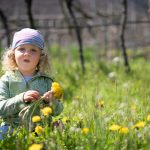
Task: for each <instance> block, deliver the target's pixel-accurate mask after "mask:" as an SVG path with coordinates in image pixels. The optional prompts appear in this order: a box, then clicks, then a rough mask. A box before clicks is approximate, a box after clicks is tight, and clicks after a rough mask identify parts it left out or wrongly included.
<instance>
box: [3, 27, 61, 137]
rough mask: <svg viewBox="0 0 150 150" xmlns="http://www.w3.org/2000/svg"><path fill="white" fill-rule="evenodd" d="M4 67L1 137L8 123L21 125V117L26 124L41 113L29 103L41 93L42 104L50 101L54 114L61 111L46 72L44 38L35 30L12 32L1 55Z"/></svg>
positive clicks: (9, 124)
mask: <svg viewBox="0 0 150 150" xmlns="http://www.w3.org/2000/svg"><path fill="white" fill-rule="evenodd" d="M3 68H4V69H5V70H6V73H5V74H4V75H3V76H2V77H1V79H0V116H1V118H2V119H3V123H2V124H1V127H0V132H1V133H0V138H1V139H2V138H3V137H2V134H6V133H7V132H8V129H9V128H10V127H11V128H14V127H17V126H20V125H21V124H22V123H23V122H24V121H25V122H26V123H28V124H29V122H30V121H31V118H32V116H33V115H39V114H40V107H38V106H37V107H34V110H32V109H33V107H30V106H31V104H32V105H33V103H35V102H37V101H38V100H39V99H40V98H41V97H42V98H43V99H44V100H43V101H42V103H43V105H44V106H46V105H49V103H52V108H53V115H59V114H60V113H61V112H62V110H63V105H62V103H61V102H60V101H59V100H53V99H54V97H53V92H52V91H51V90H50V89H51V84H52V79H51V78H50V77H49V76H47V75H46V74H45V72H46V71H47V70H48V69H49V62H48V56H47V54H46V52H45V51H44V38H43V36H42V35H41V33H40V32H39V31H38V30H34V29H30V28H24V29H22V30H20V31H18V32H16V33H15V34H14V37H13V42H12V45H11V47H10V48H9V49H8V50H7V51H6V53H5V55H4V57H3ZM31 115H32V116H31ZM25 116H27V117H25ZM29 118H30V120H28V119H29ZM23 119H25V120H23Z"/></svg>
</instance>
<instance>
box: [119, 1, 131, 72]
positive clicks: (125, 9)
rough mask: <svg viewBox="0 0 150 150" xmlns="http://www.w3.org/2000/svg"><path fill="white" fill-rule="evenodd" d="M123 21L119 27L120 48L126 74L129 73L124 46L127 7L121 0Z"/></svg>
mask: <svg viewBox="0 0 150 150" xmlns="http://www.w3.org/2000/svg"><path fill="white" fill-rule="evenodd" d="M123 7H124V11H123V21H122V26H121V35H120V39H121V47H122V52H123V57H124V65H125V69H126V72H130V66H129V62H128V56H127V52H126V45H125V30H126V23H127V12H128V6H127V0H123Z"/></svg>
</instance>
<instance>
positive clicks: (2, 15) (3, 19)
mask: <svg viewBox="0 0 150 150" xmlns="http://www.w3.org/2000/svg"><path fill="white" fill-rule="evenodd" d="M0 17H1V19H2V23H3V26H4V29H5V34H6V37H7V46H8V47H9V46H10V30H9V26H8V21H7V17H6V16H5V15H4V13H3V11H2V10H1V9H0Z"/></svg>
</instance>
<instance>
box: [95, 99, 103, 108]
mask: <svg viewBox="0 0 150 150" xmlns="http://www.w3.org/2000/svg"><path fill="white" fill-rule="evenodd" d="M96 107H104V101H101V100H98V101H97V103H96Z"/></svg>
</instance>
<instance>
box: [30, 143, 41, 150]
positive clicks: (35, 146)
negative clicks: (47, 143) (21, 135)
mask: <svg viewBox="0 0 150 150" xmlns="http://www.w3.org/2000/svg"><path fill="white" fill-rule="evenodd" d="M42 148H43V146H42V144H32V145H31V146H30V147H29V149H28V150H41V149H42Z"/></svg>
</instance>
